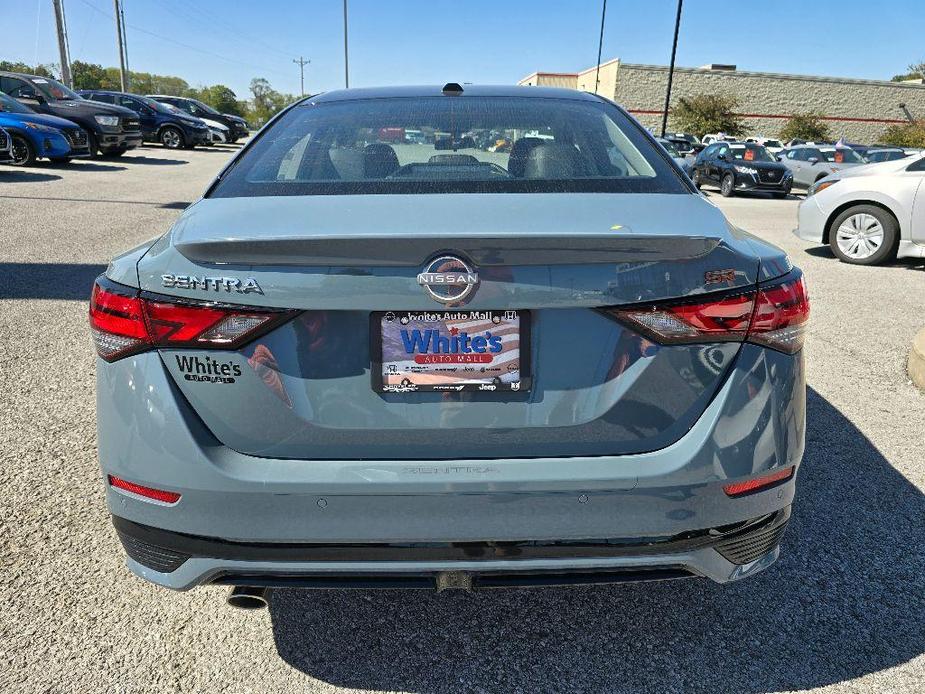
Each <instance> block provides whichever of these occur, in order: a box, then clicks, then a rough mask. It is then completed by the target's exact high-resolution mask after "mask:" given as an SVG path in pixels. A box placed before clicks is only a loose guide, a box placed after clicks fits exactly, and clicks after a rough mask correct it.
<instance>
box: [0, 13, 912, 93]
mask: <svg viewBox="0 0 925 694" xmlns="http://www.w3.org/2000/svg"><path fill="white" fill-rule="evenodd" d="M63 2H64V7H65V14H66V18H67V25H68V36H69V43H70V52H71V59H72V60H83V61H85V62H92V63H100V64H102V65H104V66H115V65H118V53H117V49H116V39H115V23H114V20H113V18H112V10H113V3H112V2H111V1H110V0H63ZM601 4H602V2H601V0H534V1H532V2H531V1H529V0H508V1H505V0H495V1H494V2H492V1H488V0H455V1H453V0H391V1H384V0H349V2H348V21H349V25H348V26H349V49H350V53H349V61H350V63H349V65H350V85H351V86H375V85H388V84H443V83H445V82H476V83H487V84H510V83H515V82H517V80H519V79H520V78H521V77H524V76H526V75H528V74H530V73H531V72H534V71H537V70H540V71H549V72H576V71H578V70H582V69H585V68H588V67H591V66H593V65H594V64H595V61H596V58H597V43H598V36H599V32H600V19H601ZM123 6H124V14H125V22H126V24H127V29H126V35H127V46H128V58H129V66H130V67H131V69H133V70H138V71H142V72H153V73H157V74H164V75H176V76H178V77H182V78H183V79H185V80H186V81H187V82H189V83H190V84H191V85H193V86H201V85H211V84H225V85H227V86H229V87H231V88H232V89H233V90H234V91H235V92H236V93H237V95H238V97H239V98H247V97H248V96H249V93H248V85H249V83H250V80H251V78H253V77H265V78H267V79H268V80H269V81H270V83H271V84H272V85H273V87H274V88H275V89H277V90H279V91H283V92H289V93H294V94H298V93H299V66H298V65H296V64H294V63H293V62H292V61H293V59H295V58H298V57H299V56H304V57H305V58H306V59H308V60H311V64H309V65H307V66H306V70H305V83H306V84H305V90H306V93H316V92H319V91H325V90H329V89H335V88H339V87H343V86H344V53H343V51H344V45H343V5H342V0H290V1H288V2H287V1H283V0H250V1H248V2H239V1H238V0H123ZM676 7H677V5H676V0H644V1H640V0H610V1H609V2H608V3H607V18H606V22H605V26H604V45H603V53H602V60H604V61H606V60H608V59H610V58H620V59H621V60H623V61H624V62H630V63H651V64H661V65H666V64H667V63H668V60H669V57H670V53H671V39H672V32H673V29H674V18H675V11H676ZM872 8H873V9H872ZM0 17H3V18H4V21H3V25H4V26H5V27H6V30H5V31H4V33H3V36H2V38H0V59H2V60H15V61H23V62H26V63H29V64H34V63H36V62H39V63H50V62H54V63H56V62H58V49H57V43H56V39H55V25H54V16H53V11H52V0H0ZM10 27H16V28H17V31H15V32H13V31H10ZM923 36H925V0H882V1H881V2H880V3H877V4H876V6H875V7H874V5H873V4H872V3H871V2H870V0H815V2H811V1H809V0H747V2H732V3H717V2H715V0H687V1H686V2H685V3H684V13H683V16H682V20H681V34H680V38H679V42H678V58H677V64H678V65H679V66H685V67H696V66H699V65H704V64H706V63H732V64H735V65H737V66H738V67H739V69H741V70H756V71H766V72H784V73H795V74H814V75H826V76H837V77H859V78H869V79H889V78H890V77H891V76H892V75H894V74H896V73H901V72H905V70H906V66H907V65H908V64H909V63H912V62H922V61H925V41H923V40H922V37H923Z"/></svg>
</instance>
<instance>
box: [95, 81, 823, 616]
mask: <svg viewBox="0 0 925 694" xmlns="http://www.w3.org/2000/svg"><path fill="white" fill-rule="evenodd" d="M808 313H809V305H808V301H807V295H806V290H805V286H804V283H803V277H802V273H801V272H800V271H799V270H798V269H796V268H794V267H793V266H792V265H791V263H790V261H789V260H788V258H787V257H786V255H785V254H784V253H783V251H781V250H780V249H778V248H776V247H774V246H772V245H770V244H768V243H766V242H764V241H761V240H760V239H758V238H755V237H754V236H751V235H749V234H747V233H745V232H743V231H741V230H739V229H737V228H735V227H733V226H732V225H731V224H730V223H729V222H728V221H727V220H726V219H725V218H724V217H723V215H722V213H721V212H720V211H719V210H718V209H717V208H716V207H714V206H713V205H712V204H710V203H709V202H708V201H707V200H706V199H705V198H703V197H702V196H700V195H699V194H698V193H697V191H696V190H695V189H694V188H693V186H692V184H691V183H690V181H689V180H688V179H687V178H686V177H685V176H684V175H683V174H682V172H681V171H680V169H678V167H677V166H676V165H675V164H674V163H673V162H672V160H671V158H670V157H669V156H668V154H667V153H666V152H665V151H664V150H663V149H662V148H661V147H660V146H659V145H658V144H657V143H656V141H655V140H654V139H653V138H652V137H651V136H650V135H649V134H648V133H646V131H645V130H644V129H643V128H642V127H640V125H639V124H638V123H637V122H636V121H635V120H633V119H632V118H631V117H630V116H628V115H627V114H626V112H624V111H623V110H622V109H620V108H619V107H618V106H616V105H614V104H613V103H611V102H610V101H607V100H605V99H603V98H601V97H598V96H595V95H592V94H587V93H581V92H577V91H571V90H559V89H546V88H539V87H477V86H469V85H466V86H465V87H460V86H459V85H456V84H448V85H446V86H445V87H443V88H442V89H441V88H440V87H439V86H438V87H415V88H393V89H354V90H346V91H338V92H331V93H327V94H321V95H319V96H315V97H310V98H306V99H304V100H302V101H300V102H298V103H297V104H295V105H293V106H292V107H290V108H288V109H287V110H285V111H284V112H283V113H281V114H280V115H279V116H278V117H276V118H275V119H274V120H273V121H272V122H271V123H269V124H268V125H267V126H266V127H265V128H264V129H263V130H262V131H261V132H260V134H259V135H257V136H256V137H255V138H254V139H253V141H252V142H250V143H249V144H248V145H247V146H246V147H245V148H244V149H243V150H242V151H241V152H240V153H239V154H238V155H237V156H236V157H235V158H234V159H233V160H232V161H231V163H230V164H229V165H228V166H227V167H226V168H225V169H224V170H223V171H222V172H221V174H220V175H219V176H218V177H217V178H216V179H215V181H213V183H212V184H211V185H210V186H209V188H208V189H207V190H206V192H205V195H204V196H203V198H202V199H201V200H199V201H198V202H196V203H195V204H193V205H192V206H191V207H189V208H188V209H187V210H186V211H185V212H184V213H183V215H182V216H181V217H180V218H179V220H178V221H177V223H176V224H175V225H174V226H173V228H172V229H171V230H170V231H169V232H168V233H167V234H165V235H164V236H162V237H160V238H159V239H156V240H154V241H152V242H150V243H146V244H143V245H142V246H140V247H138V248H135V249H133V250H131V251H129V252H127V253H125V254H123V255H121V256H119V257H117V258H116V259H115V260H113V262H112V263H111V265H110V266H109V269H108V270H107V272H106V274H105V275H104V276H101V277H100V278H99V279H98V280H97V282H96V285H95V286H94V288H93V295H92V299H91V304H90V322H91V325H92V329H93V336H94V340H95V343H96V348H97V351H98V353H99V360H98V362H97V385H98V423H99V455H100V462H101V466H102V471H103V480H104V482H105V484H106V488H107V497H108V503H109V509H110V511H111V513H112V518H113V522H114V524H115V527H116V530H117V531H118V534H119V537H120V538H121V540H122V543H123V545H124V547H125V551H126V553H127V555H128V566H129V568H130V569H131V570H132V571H133V572H135V573H136V574H138V575H139V576H142V577H144V578H146V579H148V580H150V581H153V582H155V583H157V584H160V585H163V586H167V587H170V588H176V589H187V588H191V587H193V586H196V585H200V584H206V583H220V584H227V585H232V586H237V588H236V592H235V593H234V594H233V598H234V599H235V600H236V601H237V602H238V604H239V605H249V606H252V605H255V604H258V603H259V602H260V601H261V599H262V596H263V594H264V591H265V589H266V588H268V587H274V586H301V587H331V586H363V587H376V586H382V587H431V588H434V587H435V588H437V589H444V588H450V587H453V588H484V587H496V586H510V585H552V584H569V583H594V582H619V581H628V580H645V579H661V578H674V577H681V576H704V577H708V578H710V579H712V580H714V581H718V582H726V581H732V580H735V579H739V578H742V577H745V576H749V575H751V574H754V573H756V572H758V571H760V570H762V569H764V568H766V567H768V566H769V565H771V564H772V563H773V562H774V561H775V560H776V559H777V556H778V542H779V540H780V538H781V535H782V534H783V532H784V529H785V527H786V524H787V520H788V518H789V516H790V505H791V502H792V501H793V497H794V486H795V480H796V476H797V467H798V465H799V463H800V459H801V456H802V453H803V442H804V428H805V384H804V367H803V355H802V352H801V348H802V345H803V336H804V328H805V325H806V320H807V317H808Z"/></svg>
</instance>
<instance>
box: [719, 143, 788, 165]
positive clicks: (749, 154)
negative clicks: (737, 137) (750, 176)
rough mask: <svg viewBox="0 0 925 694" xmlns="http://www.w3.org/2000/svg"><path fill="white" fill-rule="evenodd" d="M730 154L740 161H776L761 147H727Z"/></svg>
mask: <svg viewBox="0 0 925 694" xmlns="http://www.w3.org/2000/svg"><path fill="white" fill-rule="evenodd" d="M729 149H730V153H731V154H732V156H733V157H734V158H735V159H741V160H742V161H777V160H776V159H775V158H774V157H772V156H771V154H770V153H769V152H768V150H766V149H765V148H764V147H762V146H761V145H729Z"/></svg>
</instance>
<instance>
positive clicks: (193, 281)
mask: <svg viewBox="0 0 925 694" xmlns="http://www.w3.org/2000/svg"><path fill="white" fill-rule="evenodd" d="M161 282H162V283H163V285H164V286H165V287H171V288H176V289H201V290H203V291H213V292H221V291H225V292H237V293H238V294H252V293H253V294H263V290H262V289H261V288H260V285H259V284H257V280H255V279H254V278H253V277H246V278H244V279H241V278H240V277H201V276H197V275H161Z"/></svg>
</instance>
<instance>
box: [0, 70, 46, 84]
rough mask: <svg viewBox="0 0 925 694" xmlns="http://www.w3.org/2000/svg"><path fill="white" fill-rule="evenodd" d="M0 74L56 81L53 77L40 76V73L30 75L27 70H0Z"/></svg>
mask: <svg viewBox="0 0 925 694" xmlns="http://www.w3.org/2000/svg"><path fill="white" fill-rule="evenodd" d="M0 75H3V76H4V77H22V78H23V79H27V80H34V79H40V80H55V81H56V82H57V81H58V80H56V79H55V78H54V77H42V76H41V75H30V74H29V73H27V72H6V71H0Z"/></svg>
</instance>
